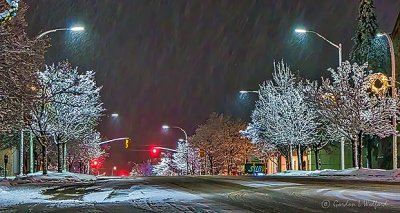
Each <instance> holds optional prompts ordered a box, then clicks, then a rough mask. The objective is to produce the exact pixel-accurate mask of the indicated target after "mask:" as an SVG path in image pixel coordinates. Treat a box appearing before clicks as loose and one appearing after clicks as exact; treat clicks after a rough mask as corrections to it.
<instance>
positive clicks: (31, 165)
mask: <svg viewBox="0 0 400 213" xmlns="http://www.w3.org/2000/svg"><path fill="white" fill-rule="evenodd" d="M34 161H35V159H33V134H32V130H31V131H29V173H33V162H34Z"/></svg>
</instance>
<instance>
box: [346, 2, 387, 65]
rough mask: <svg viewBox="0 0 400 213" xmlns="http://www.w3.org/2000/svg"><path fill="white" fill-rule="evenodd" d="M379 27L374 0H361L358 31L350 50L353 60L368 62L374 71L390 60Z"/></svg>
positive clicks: (362, 62)
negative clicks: (380, 36)
mask: <svg viewBox="0 0 400 213" xmlns="http://www.w3.org/2000/svg"><path fill="white" fill-rule="evenodd" d="M378 29H379V27H378V22H377V19H376V14H375V7H374V0H360V6H359V15H358V18H357V31H356V34H355V35H354V37H353V39H352V40H353V42H354V45H353V48H352V50H351V52H350V60H351V62H353V63H358V64H364V63H366V62H368V64H369V68H370V69H372V70H374V71H375V70H377V69H379V68H383V66H385V64H386V63H385V62H387V61H388V60H389V57H388V56H389V54H388V53H389V52H388V46H387V45H385V44H386V42H381V39H378V38H377V33H379V31H378ZM382 53H383V54H382Z"/></svg>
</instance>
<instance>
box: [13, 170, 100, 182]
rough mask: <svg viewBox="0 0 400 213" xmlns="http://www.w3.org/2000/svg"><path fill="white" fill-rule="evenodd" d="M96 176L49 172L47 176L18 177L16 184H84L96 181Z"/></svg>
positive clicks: (39, 174) (38, 173) (33, 174)
mask: <svg viewBox="0 0 400 213" xmlns="http://www.w3.org/2000/svg"><path fill="white" fill-rule="evenodd" d="M95 180H96V176H93V175H87V174H79V173H72V172H62V173H58V172H53V171H49V172H48V173H47V175H42V172H36V173H31V174H28V175H24V176H17V177H16V178H15V179H14V181H13V182H14V183H31V182H39V183H45V182H61V183H65V182H84V181H95Z"/></svg>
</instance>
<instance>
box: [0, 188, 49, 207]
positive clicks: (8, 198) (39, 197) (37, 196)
mask: <svg viewBox="0 0 400 213" xmlns="http://www.w3.org/2000/svg"><path fill="white" fill-rule="evenodd" d="M43 189H45V188H43ZM48 198H50V196H46V195H43V194H41V190H38V189H37V188H23V189H10V188H9V187H6V186H0V206H9V205H16V204H21V203H36V202H38V201H43V202H45V201H46V199H48ZM48 202H51V201H48Z"/></svg>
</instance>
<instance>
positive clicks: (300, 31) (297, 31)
mask: <svg viewBox="0 0 400 213" xmlns="http://www.w3.org/2000/svg"><path fill="white" fill-rule="evenodd" d="M294 31H295V32H296V33H306V32H307V30H305V29H300V28H297V29H295V30H294Z"/></svg>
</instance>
